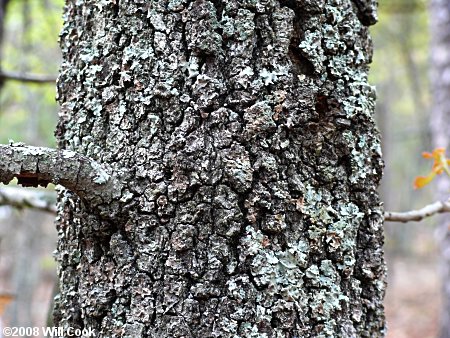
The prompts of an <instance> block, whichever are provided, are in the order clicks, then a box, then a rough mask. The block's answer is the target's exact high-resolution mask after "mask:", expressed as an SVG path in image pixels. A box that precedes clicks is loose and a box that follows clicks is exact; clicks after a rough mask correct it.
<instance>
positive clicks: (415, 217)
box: [384, 198, 450, 223]
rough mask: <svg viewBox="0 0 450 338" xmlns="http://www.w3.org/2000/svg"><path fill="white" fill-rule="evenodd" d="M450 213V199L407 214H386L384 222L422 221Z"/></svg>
mask: <svg viewBox="0 0 450 338" xmlns="http://www.w3.org/2000/svg"><path fill="white" fill-rule="evenodd" d="M443 212H450V198H449V199H448V200H447V201H445V202H441V201H438V202H435V203H433V204H429V205H427V206H425V207H423V208H422V209H419V210H411V211H406V212H389V211H387V212H385V213H384V220H385V221H390V222H403V223H406V222H411V221H416V222H418V221H421V220H422V219H424V218H426V217H430V216H433V215H435V214H438V213H443Z"/></svg>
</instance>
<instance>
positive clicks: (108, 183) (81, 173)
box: [0, 143, 121, 208]
mask: <svg viewBox="0 0 450 338" xmlns="http://www.w3.org/2000/svg"><path fill="white" fill-rule="evenodd" d="M14 178H17V180H18V183H19V184H21V185H23V186H25V187H37V186H39V185H40V186H44V187H46V186H47V185H48V183H54V184H60V185H62V186H63V187H65V188H67V189H69V190H71V191H72V192H74V193H75V194H77V195H78V196H79V197H81V198H82V199H83V200H84V201H85V202H86V203H87V204H88V205H89V206H90V207H94V208H95V207H100V206H102V205H103V206H107V205H109V204H110V203H111V202H112V201H113V199H114V197H117V196H120V193H121V184H120V182H119V181H118V179H117V178H116V177H115V175H113V174H112V173H109V172H108V170H107V169H106V168H104V167H103V166H102V165H101V164H99V163H98V162H96V161H94V160H92V159H91V158H89V157H86V156H84V155H81V154H78V153H75V152H73V151H70V150H57V149H52V148H44V147H32V146H26V145H23V144H22V143H13V144H10V145H0V182H1V183H4V184H8V183H9V182H11V180H12V179H14Z"/></svg>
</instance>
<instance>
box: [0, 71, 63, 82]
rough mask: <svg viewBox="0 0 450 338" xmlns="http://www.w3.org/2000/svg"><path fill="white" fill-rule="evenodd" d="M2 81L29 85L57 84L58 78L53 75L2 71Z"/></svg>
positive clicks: (0, 76) (0, 72)
mask: <svg viewBox="0 0 450 338" xmlns="http://www.w3.org/2000/svg"><path fill="white" fill-rule="evenodd" d="M0 79H2V80H13V81H20V82H29V83H53V84H55V83H56V76H53V75H39V74H26V73H18V72H10V71H6V70H2V71H0Z"/></svg>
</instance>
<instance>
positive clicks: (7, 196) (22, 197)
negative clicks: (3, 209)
mask: <svg viewBox="0 0 450 338" xmlns="http://www.w3.org/2000/svg"><path fill="white" fill-rule="evenodd" d="M0 205H9V206H12V207H14V208H17V209H23V208H31V209H36V210H41V211H46V212H50V213H53V214H54V213H56V194H55V193H51V192H45V191H30V190H27V189H20V188H4V189H0Z"/></svg>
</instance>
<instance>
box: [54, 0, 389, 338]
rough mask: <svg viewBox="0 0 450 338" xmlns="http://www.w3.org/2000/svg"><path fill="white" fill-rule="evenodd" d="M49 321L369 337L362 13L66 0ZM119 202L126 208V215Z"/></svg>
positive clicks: (374, 213)
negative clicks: (90, 179) (96, 198)
mask: <svg viewBox="0 0 450 338" xmlns="http://www.w3.org/2000/svg"><path fill="white" fill-rule="evenodd" d="M64 20H65V24H64V27H63V30H62V33H61V47H62V52H63V64H62V67H61V70H60V76H59V79H58V89H59V102H60V104H61V113H60V120H59V124H58V128H57V132H56V135H57V137H58V140H59V146H60V147H61V148H62V149H67V150H72V151H75V152H77V153H80V154H84V155H85V156H88V157H89V158H91V159H93V160H95V161H97V162H98V163H101V164H102V165H104V166H107V167H108V168H110V170H111V171H112V172H115V173H120V182H123V188H122V189H121V190H120V194H119V196H117V197H115V198H114V200H113V202H114V203H116V204H115V205H116V206H117V208H119V209H120V211H121V215H123V214H124V212H125V214H126V217H124V216H122V217H110V218H108V217H104V216H105V215H100V214H98V213H97V212H96V211H95V210H93V209H91V208H89V205H88V203H85V202H83V200H80V199H79V198H78V197H77V196H76V195H74V194H72V193H71V192H69V191H65V192H62V193H61V195H60V197H59V206H58V215H59V216H58V220H57V228H58V231H59V241H58V250H57V260H58V262H59V278H60V288H61V291H60V295H59V296H58V297H57V300H56V309H55V314H54V316H55V317H54V323H55V325H56V326H63V327H68V326H71V327H78V328H93V329H95V330H96V331H97V332H98V336H101V337H119V336H121V337H382V336H383V335H384V328H385V324H384V314H383V305H382V298H383V295H384V289H385V282H384V275H385V265H384V261H383V252H382V244H383V234H382V220H383V213H382V208H381V204H380V201H379V199H378V195H377V192H376V187H377V185H378V182H379V180H380V177H381V170H382V162H381V159H380V156H381V154H380V145H379V136H378V133H377V131H376V129H375V126H374V120H373V116H372V115H373V108H374V99H375V94H374V89H373V88H372V87H371V86H370V85H369V84H368V83H367V70H368V64H369V63H370V60H371V53H372V50H371V49H372V47H371V42H370V38H369V36H368V28H367V25H369V24H372V23H374V22H375V20H376V13H375V5H374V2H371V1H361V0H358V1H356V0H355V1H349V0H344V1H338V0H327V1H309V0H305V1H288V0H280V1H277V0H244V1H231V0H223V1H222V0H215V1H206V0H197V1H187V0H170V1H155V2H153V1H152V2H148V1H141V0H137V1H132V2H131V1H130V2H128V1H97V2H95V3H94V2H90V1H84V0H77V1H72V0H69V1H67V4H66V7H65V15H64ZM122 210H125V211H124V212H122Z"/></svg>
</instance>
